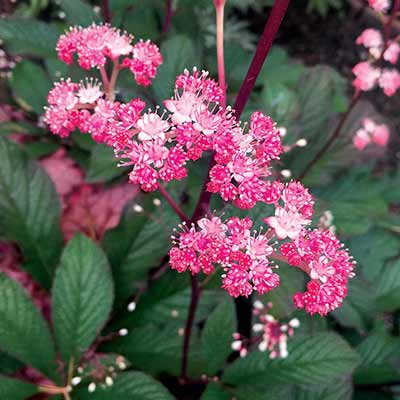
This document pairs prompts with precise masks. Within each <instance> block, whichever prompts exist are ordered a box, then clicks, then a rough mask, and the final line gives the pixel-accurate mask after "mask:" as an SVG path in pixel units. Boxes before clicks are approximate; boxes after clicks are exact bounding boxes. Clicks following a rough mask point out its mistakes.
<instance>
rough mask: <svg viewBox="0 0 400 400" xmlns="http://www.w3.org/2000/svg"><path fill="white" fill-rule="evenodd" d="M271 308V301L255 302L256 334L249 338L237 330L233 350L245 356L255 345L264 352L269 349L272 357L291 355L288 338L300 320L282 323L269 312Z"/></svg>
mask: <svg viewBox="0 0 400 400" xmlns="http://www.w3.org/2000/svg"><path fill="white" fill-rule="evenodd" d="M271 308H272V303H270V302H269V303H268V304H267V305H265V306H264V304H263V303H262V302H261V301H259V300H257V301H255V302H254V304H253V315H254V316H255V317H256V318H257V322H256V323H255V324H254V325H253V331H254V333H255V336H254V337H252V338H251V339H247V338H245V337H243V336H242V335H241V334H240V333H237V332H235V333H234V334H233V335H232V336H233V339H234V341H233V342H232V344H231V347H232V350H235V351H238V352H239V354H240V357H245V356H246V355H247V354H248V352H249V350H250V348H251V347H253V346H255V345H257V347H258V350H260V351H262V352H265V351H268V352H269V358H271V359H274V358H286V357H287V356H288V355H289V353H288V349H287V340H288V338H289V337H292V336H293V335H294V330H295V328H298V327H299V326H300V321H299V320H298V319H297V318H293V319H291V320H290V321H289V322H287V323H281V322H279V321H278V320H276V319H275V317H274V316H273V315H271V314H270V313H269V312H270V310H271Z"/></svg>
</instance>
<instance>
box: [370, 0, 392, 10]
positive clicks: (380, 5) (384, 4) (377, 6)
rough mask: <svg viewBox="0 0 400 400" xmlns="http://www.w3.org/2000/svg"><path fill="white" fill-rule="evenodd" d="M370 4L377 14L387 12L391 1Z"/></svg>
mask: <svg viewBox="0 0 400 400" xmlns="http://www.w3.org/2000/svg"><path fill="white" fill-rule="evenodd" d="M368 4H369V6H370V7H371V8H373V9H374V10H375V11H377V12H385V11H387V10H388V9H389V7H390V0H368Z"/></svg>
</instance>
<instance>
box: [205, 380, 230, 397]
mask: <svg viewBox="0 0 400 400" xmlns="http://www.w3.org/2000/svg"><path fill="white" fill-rule="evenodd" d="M231 399H232V396H231V394H230V393H229V392H226V391H225V390H224V389H223V388H222V387H221V386H220V385H218V384H216V383H209V384H208V385H207V388H206V390H205V391H204V393H203V394H202V396H201V400H231Z"/></svg>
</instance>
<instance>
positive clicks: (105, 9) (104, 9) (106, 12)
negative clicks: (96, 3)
mask: <svg viewBox="0 0 400 400" xmlns="http://www.w3.org/2000/svg"><path fill="white" fill-rule="evenodd" d="M101 13H102V14H103V21H104V23H106V24H111V13H110V6H109V4H108V0H101Z"/></svg>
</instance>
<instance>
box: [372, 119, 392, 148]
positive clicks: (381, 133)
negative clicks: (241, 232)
mask: <svg viewBox="0 0 400 400" xmlns="http://www.w3.org/2000/svg"><path fill="white" fill-rule="evenodd" d="M389 137H390V132H389V129H388V127H387V126H386V125H384V124H382V125H378V126H377V127H376V128H375V130H374V132H373V134H372V141H373V142H374V143H376V144H377V145H378V146H381V147H384V146H386V145H387V143H388V141H389Z"/></svg>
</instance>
